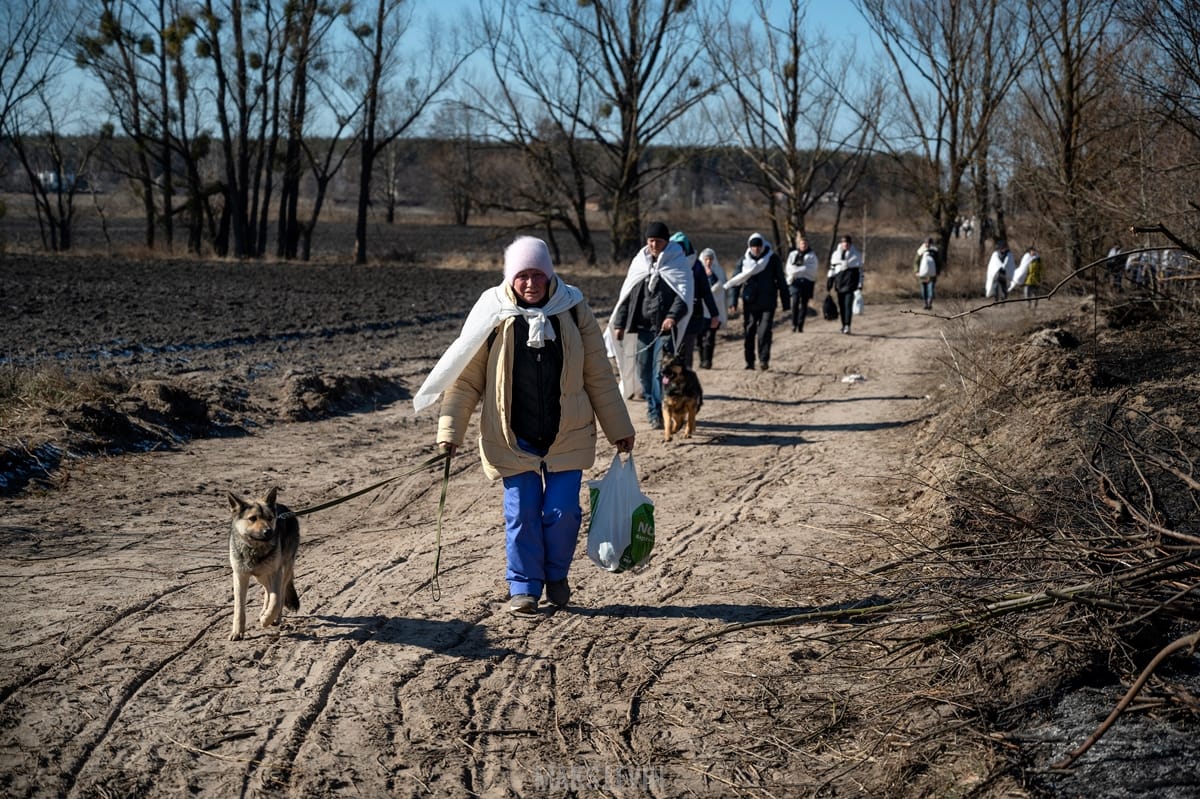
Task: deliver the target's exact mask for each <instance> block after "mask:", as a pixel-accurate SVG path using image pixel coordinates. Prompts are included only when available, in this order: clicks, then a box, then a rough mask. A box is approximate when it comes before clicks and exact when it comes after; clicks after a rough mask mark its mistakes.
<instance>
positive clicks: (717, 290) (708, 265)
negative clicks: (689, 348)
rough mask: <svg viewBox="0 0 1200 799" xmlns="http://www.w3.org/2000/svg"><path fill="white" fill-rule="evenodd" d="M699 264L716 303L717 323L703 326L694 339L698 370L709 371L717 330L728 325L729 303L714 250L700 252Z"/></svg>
mask: <svg viewBox="0 0 1200 799" xmlns="http://www.w3.org/2000/svg"><path fill="white" fill-rule="evenodd" d="M700 264H701V265H702V266H703V267H704V275H705V277H706V278H708V284H709V286H710V287H711V289H712V294H713V299H714V300H715V301H716V303H717V320H718V323H717V324H716V325H713V324H712V323H711V322H710V323H709V324H707V325H704V326H703V327H702V328H701V329H700V335H699V336H698V337H697V339H696V349H698V350H700V368H701V369H711V368H712V363H713V354H714V353H715V352H716V349H717V329H718V328H722V327H725V325H727V324H729V302H728V300H726V298H725V280H726V277H725V268H724V267H722V266H721V262H720V261H718V260H717V253H716V250H714V249H712V248H711V247H708V248H706V249H703V250H701V251H700Z"/></svg>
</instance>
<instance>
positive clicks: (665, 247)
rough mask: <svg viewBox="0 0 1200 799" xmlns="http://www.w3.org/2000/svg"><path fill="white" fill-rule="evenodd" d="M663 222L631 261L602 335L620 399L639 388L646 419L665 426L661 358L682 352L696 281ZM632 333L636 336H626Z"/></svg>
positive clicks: (688, 258)
mask: <svg viewBox="0 0 1200 799" xmlns="http://www.w3.org/2000/svg"><path fill="white" fill-rule="evenodd" d="M670 236H671V231H670V230H669V229H668V228H667V226H666V225H665V224H663V223H662V222H651V223H650V225H649V226H647V228H646V246H645V247H643V248H642V249H641V250H640V251H638V254H637V255H635V256H634V257H633V260H632V261H631V262H630V264H629V272H628V273H627V274H626V275H625V282H624V283H623V284H622V285H621V293H620V295H619V296H618V298H617V305H616V307H615V308H614V309H613V312H612V316H611V317H609V320H608V327H607V328H606V329H605V331H604V340H605V342H606V343H607V344H608V352H609V355H611V356H612V357H613V358H614V359H616V362H617V372H618V374H619V375H620V385H621V395H622V396H625V397H631V396H633V390H634V378H635V376H636V379H637V381H638V382H640V383H641V388H642V396H643V397H645V399H646V416H647V418H648V419H649V420H650V424H651V425H652V426H654V427H659V428H661V427H662V366H661V361H662V353H663V350H664V349H667V348H669V351H670V352H678V351H679V347H680V345H681V344H682V343H683V334H684V331H685V330H687V323H688V320H689V319H690V318H691V315H692V302H693V300H694V299H695V291H696V285H695V278H694V276H693V273H692V258H691V256H689V255H687V254H686V253H685V252H684V251H683V248H682V247H681V246H679V244H678V243H676V242H673V241H669V240H668V239H669V238H670ZM629 333H634V334H635V335H632V336H631V335H627V334H629Z"/></svg>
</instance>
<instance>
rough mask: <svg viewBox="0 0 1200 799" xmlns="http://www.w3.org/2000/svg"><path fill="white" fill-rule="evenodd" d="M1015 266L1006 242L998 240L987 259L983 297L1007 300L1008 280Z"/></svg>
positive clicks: (1014, 270)
mask: <svg viewBox="0 0 1200 799" xmlns="http://www.w3.org/2000/svg"><path fill="white" fill-rule="evenodd" d="M1016 267H1017V264H1016V262H1015V261H1014V260H1013V257H1012V253H1011V252H1009V249H1008V242H1007V241H1005V240H1004V239H1000V240H999V241H997V242H996V249H995V250H993V251H992V257H991V258H989V259H988V265H987V277H986V278H985V280H984V284H983V296H985V297H987V298H988V299H993V300H1007V299H1008V278H1009V277H1010V276H1011V275H1012V274H1014V273H1015V272H1016Z"/></svg>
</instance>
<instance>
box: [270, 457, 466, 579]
mask: <svg viewBox="0 0 1200 799" xmlns="http://www.w3.org/2000/svg"><path fill="white" fill-rule="evenodd" d="M439 461H440V462H442V495H441V498H440V499H439V500H438V514H437V539H436V541H435V547H436V551H435V554H434V556H433V582H432V583H431V584H430V585H431V587H432V589H433V599H434V601H435V602H436V601H438V600H440V599H441V598H442V585H441V581H440V575H441V564H442V517H443V515H444V514H445V511H446V490H447V489H448V488H449V486H450V453H449V452H439V453H437V454H436V455H434V456H433V457H431V458H428V459H426V460H424V461H422V462H421V463H419V464H417V465H416V466H414V467H413V468H411V469H408V470H406V471H403V472H401V473H400V474H394V475H392V476H391V477H388V478H386V479H383V480H380V481H379V482H377V483H372V484H371V485H369V486H367V487H366V488H360V489H359V490H357V491H354V492H351V493H349V494H346V495H345V496H344V497H338V498H337V499H331V500H329V501H328V502H322V503H321V504H320V505H313V506H312V507H309V508H301V509H300V510H293V511H287V512H286V513H281V514H279V518H280V519H290V518H292V517H294V516H307V515H308V514H310V513H316V512H317V511H319V510H325V509H326V508H332V507H333V506H335V505H341V504H342V503H343V502H347V501H349V500H352V499H354V498H355V497H361V496H362V495H363V494H366V493H369V492H371V491H377V490H378V489H380V488H383V487H384V486H385V485H387V484H388V483H392V482H395V481H396V480H399V479H400V478H401V477H408V476H409V475H413V474H416V473H417V472H421V471H424V470H425V469H428V468H429V467H430V466H435V465H437V463H438V462H439Z"/></svg>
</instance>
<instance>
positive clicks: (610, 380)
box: [413, 236, 634, 616]
mask: <svg viewBox="0 0 1200 799" xmlns="http://www.w3.org/2000/svg"><path fill="white" fill-rule="evenodd" d="M442 391H445V397H444V398H443V400H442V408H441V417H440V419H439V420H438V431H437V439H436V443H437V445H438V446H439V447H441V448H442V449H443V450H444V451H446V452H447V453H448V455H449V456H453V454H454V453H455V451H456V450H457V449H458V448H459V447H461V446H462V443H463V438H464V436H465V434H466V430H467V425H468V423H469V422H470V419H471V414H472V413H473V412H474V410H475V407H476V406H477V405H480V404H482V406H483V409H482V411H481V414H480V420H479V454H480V460H481V461H482V464H483V471H484V473H485V474H486V475H487V476H488V477H489V478H491V479H492V480H496V479H500V480H502V481H503V484H504V525H505V542H506V543H505V551H506V554H507V570H506V574H505V577H506V579H507V581H508V585H509V594H510V599H509V610H511V611H512V612H513V613H517V614H522V615H529V616H531V615H535V614H536V613H537V612H538V600H539V599H540V598H541V596H542V592H543V590H544V591H545V593H546V598H547V599H548V600H549V601H550V602H551V603H552V604H554V605H556V606H558V607H563V606H565V605H566V604H567V602H568V601H569V600H570V598H571V588H570V584H569V583H568V581H567V576H568V572H569V571H570V567H571V561H572V559H573V558H574V555H575V543H576V539H577V537H578V535H579V528H580V523H581V521H582V518H583V511H582V508H581V507H580V501H579V493H580V487H581V484H582V475H583V471H582V470H583V469H587V468H589V467H591V466H592V464H593V462H594V461H595V458H596V422H597V421H599V424H600V427H601V429H602V430H603V431H604V434H605V436H606V437H607V438H608V440H609V442H611V443H612V444H615V445H616V448H617V450H618V451H619V452H630V451H632V449H633V445H634V429H633V422H632V421H630V418H629V412H628V411H627V410H626V408H625V401H624V399H623V398H622V397H621V392H620V391H619V390H618V388H617V381H616V380H615V379H614V377H613V373H612V367H611V366H610V365H609V362H608V358H607V356H606V354H605V347H604V339H603V337H602V336H601V333H600V325H599V324H598V323H597V322H596V317H595V316H594V315H593V314H592V309H591V308H590V307H589V306H588V304H587V301H586V300H584V297H583V294H582V292H580V291H579V289H577V288H575V287H574V286H571V285H568V284H567V283H564V282H563V281H562V280H560V279H559V277H558V276H557V275H556V274H555V273H554V266H553V264H552V263H551V259H550V251H549V250H548V249H547V248H546V244H545V242H543V241H542V240H541V239H536V238H532V237H528V236H525V237H521V238H518V239H517V240H516V241H514V242H513V243H512V244H511V245H509V247H508V249H506V250H505V252H504V281H503V282H502V283H501V284H500V285H499V286H496V287H494V288H491V289H488V290H487V291H485V292H484V293H483V294H482V295H481V296H480V298H479V300H478V301H477V302H476V303H475V307H474V308H472V309H471V312H470V314H469V315H468V316H467V321H466V323H465V324H464V325H463V331H462V333H461V335H460V336H459V337H458V339H456V340H455V341H454V342H453V343H452V344H451V345H450V347H449V349H447V351H446V353H445V355H443V356H442V358H441V359H440V360H439V361H438V363H437V365H436V366H434V368H433V371H432V372H431V373H430V374H429V377H428V378H426V380H425V384H424V385H422V386H421V389H420V390H419V391H418V392H417V394H416V396H415V397H414V398H413V405H414V407H415V408H416V409H417V410H418V411H419V410H421V409H422V408H424V407H427V406H428V405H430V404H432V403H433V402H434V401H436V399H437V396H438V394H440V393H441V392H442Z"/></svg>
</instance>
